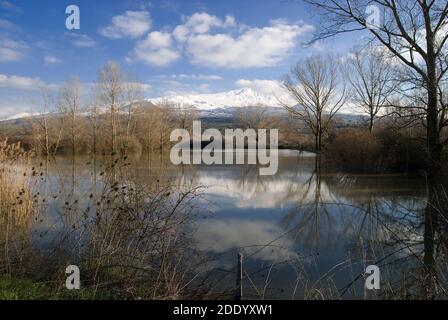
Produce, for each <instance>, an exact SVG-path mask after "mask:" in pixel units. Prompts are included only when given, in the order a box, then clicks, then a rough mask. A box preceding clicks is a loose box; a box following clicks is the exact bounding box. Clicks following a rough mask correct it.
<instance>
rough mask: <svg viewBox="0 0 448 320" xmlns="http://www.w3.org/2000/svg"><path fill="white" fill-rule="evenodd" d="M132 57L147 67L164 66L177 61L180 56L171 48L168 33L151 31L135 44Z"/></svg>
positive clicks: (170, 39) (170, 37) (170, 38)
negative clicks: (147, 65)
mask: <svg viewBox="0 0 448 320" xmlns="http://www.w3.org/2000/svg"><path fill="white" fill-rule="evenodd" d="M133 57H134V58H135V59H137V60H140V61H143V62H144V63H146V64H149V65H155V66H166V65H169V64H171V63H173V62H175V61H176V60H178V59H179V57H180V54H179V52H178V51H177V50H176V49H174V48H173V46H172V36H171V34H170V33H168V32H160V31H153V32H151V33H149V34H148V36H147V37H146V38H145V39H144V40H142V41H139V42H138V43H137V45H136V47H135V48H134V51H133ZM130 60H132V58H131V59H130Z"/></svg>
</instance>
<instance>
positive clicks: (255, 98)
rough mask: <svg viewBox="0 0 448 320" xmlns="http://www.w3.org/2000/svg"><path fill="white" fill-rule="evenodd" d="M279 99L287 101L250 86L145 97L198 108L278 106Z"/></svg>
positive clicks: (150, 100)
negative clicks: (203, 92) (219, 90)
mask: <svg viewBox="0 0 448 320" xmlns="http://www.w3.org/2000/svg"><path fill="white" fill-rule="evenodd" d="M279 99H280V101H287V100H286V99H288V98H287V97H285V95H283V96H276V95H275V94H271V95H267V94H262V93H260V92H256V91H255V90H253V89H250V88H244V89H239V90H231V91H227V92H220V93H207V94H189V95H184V96H170V97H162V98H154V99H147V101H149V102H152V103H154V104H159V103H163V102H168V103H174V104H179V105H182V106H191V107H195V108H197V109H199V110H211V109H216V108H228V107H249V106H264V107H280V103H279Z"/></svg>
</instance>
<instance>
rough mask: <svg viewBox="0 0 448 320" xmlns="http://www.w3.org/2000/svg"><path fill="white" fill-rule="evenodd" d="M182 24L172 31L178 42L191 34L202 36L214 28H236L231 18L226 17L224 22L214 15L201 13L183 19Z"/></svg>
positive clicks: (233, 19)
mask: <svg viewBox="0 0 448 320" xmlns="http://www.w3.org/2000/svg"><path fill="white" fill-rule="evenodd" d="M184 19H185V20H186V21H185V23H184V24H182V25H179V26H177V27H176V28H175V29H174V31H173V36H174V37H175V38H176V39H177V40H179V41H184V40H186V38H187V36H189V35H191V34H203V33H207V32H209V31H210V30H211V29H212V28H214V27H220V28H228V27H234V26H236V22H235V18H234V17H233V16H226V17H225V19H224V20H222V19H220V18H218V17H217V16H214V15H209V14H208V13H205V12H201V13H195V14H193V15H192V16H190V17H188V18H184Z"/></svg>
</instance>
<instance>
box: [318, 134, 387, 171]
mask: <svg viewBox="0 0 448 320" xmlns="http://www.w3.org/2000/svg"><path fill="white" fill-rule="evenodd" d="M381 151H382V144H381V141H380V140H379V139H378V138H377V137H376V136H375V135H373V134H372V133H370V132H369V131H367V130H364V129H344V130H343V131H341V132H340V133H339V134H338V135H337V136H336V137H335V138H334V139H333V141H332V142H331V143H330V145H329V146H328V149H327V155H328V157H327V160H328V162H329V164H330V165H331V166H335V167H338V168H341V169H347V170H352V171H361V172H366V171H376V170H379V169H380V168H381V164H382V157H381Z"/></svg>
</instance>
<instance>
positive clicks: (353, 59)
mask: <svg viewBox="0 0 448 320" xmlns="http://www.w3.org/2000/svg"><path fill="white" fill-rule="evenodd" d="M345 71H346V72H345V74H346V79H347V81H348V83H349V84H350V87H351V89H352V90H351V94H350V97H351V101H352V102H353V103H354V104H355V107H357V108H359V109H360V110H361V111H362V112H363V113H365V114H367V115H368V116H369V131H370V132H372V131H373V126H374V122H375V119H376V118H377V116H378V114H379V113H380V111H381V110H382V109H384V108H385V107H387V106H388V105H389V103H388V102H389V101H391V96H392V95H393V94H394V92H395V90H396V84H397V82H396V81H395V74H394V67H393V64H392V63H391V61H390V59H388V56H387V55H386V54H385V52H384V51H383V50H381V48H378V47H375V46H372V45H369V46H367V47H366V48H362V49H357V50H354V51H353V52H352V54H351V55H350V57H349V58H348V59H347V64H346V69H345Z"/></svg>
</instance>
